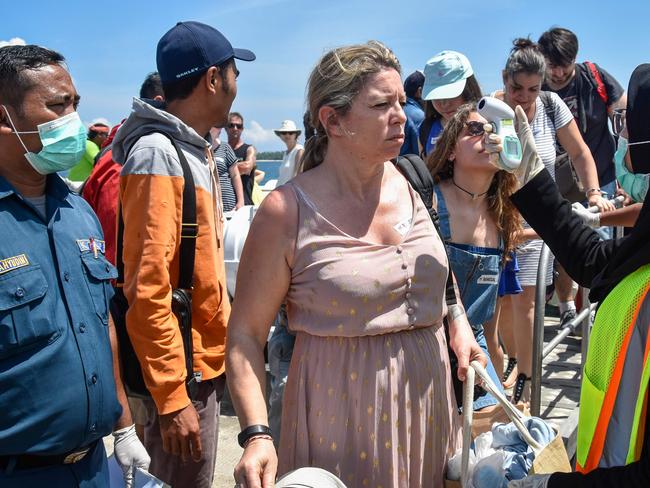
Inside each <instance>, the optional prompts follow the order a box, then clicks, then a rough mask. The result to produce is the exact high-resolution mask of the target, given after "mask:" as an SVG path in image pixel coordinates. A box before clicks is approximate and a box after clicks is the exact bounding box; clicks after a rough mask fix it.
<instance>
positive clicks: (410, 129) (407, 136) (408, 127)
mask: <svg viewBox="0 0 650 488" xmlns="http://www.w3.org/2000/svg"><path fill="white" fill-rule="evenodd" d="M404 113H405V114H406V124H405V125H404V144H402V148H401V149H400V152H399V154H400V156H403V155H404V154H420V150H419V149H418V134H419V132H420V125H422V121H423V120H424V110H422V107H420V104H419V103H418V102H417V101H416V100H414V99H412V98H407V99H406V105H404Z"/></svg>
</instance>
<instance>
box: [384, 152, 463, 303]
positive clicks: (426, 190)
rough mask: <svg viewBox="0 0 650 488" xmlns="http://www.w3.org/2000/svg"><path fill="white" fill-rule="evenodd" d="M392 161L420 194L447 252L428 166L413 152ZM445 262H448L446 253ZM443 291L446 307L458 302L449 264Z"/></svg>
mask: <svg viewBox="0 0 650 488" xmlns="http://www.w3.org/2000/svg"><path fill="white" fill-rule="evenodd" d="M393 163H394V164H395V166H397V169H399V171H400V172H401V173H402V175H404V177H405V178H406V180H407V181H408V182H409V183H410V184H411V186H412V187H413V189H414V190H415V191H416V192H418V194H419V195H420V198H421V199H422V202H423V203H424V206H425V207H426V208H427V211H428V212H429V216H430V217H431V221H432V222H433V225H434V227H435V228H436V231H437V232H438V235H439V236H440V240H441V241H442V244H443V247H444V249H445V254H447V247H446V246H445V241H444V238H443V236H442V233H441V232H440V222H439V218H438V212H436V209H435V208H434V207H433V192H434V190H433V187H434V182H433V176H431V173H430V172H429V168H427V165H426V164H425V163H424V161H422V158H420V156H416V155H415V154H407V155H405V156H398V157H397V158H396V159H394V160H393ZM447 262H449V255H448V254H447ZM445 292H446V294H445V296H446V302H447V307H449V306H451V305H456V304H457V303H458V298H457V297H456V288H455V287H454V276H453V273H452V271H451V264H450V267H449V273H448V274H447V283H446V285H445Z"/></svg>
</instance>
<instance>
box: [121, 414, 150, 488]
mask: <svg viewBox="0 0 650 488" xmlns="http://www.w3.org/2000/svg"><path fill="white" fill-rule="evenodd" d="M113 438H114V439H115V460H116V461H117V464H119V465H120V467H121V468H122V471H123V472H124V484H125V485H126V488H131V487H132V486H133V477H134V476H135V468H141V469H143V470H144V471H147V470H148V469H149V463H151V458H150V457H149V454H147V450H146V449H145V448H144V446H143V445H142V442H140V439H138V435H137V434H136V433H135V425H132V426H130V427H125V428H123V429H120V430H116V431H115V432H113Z"/></svg>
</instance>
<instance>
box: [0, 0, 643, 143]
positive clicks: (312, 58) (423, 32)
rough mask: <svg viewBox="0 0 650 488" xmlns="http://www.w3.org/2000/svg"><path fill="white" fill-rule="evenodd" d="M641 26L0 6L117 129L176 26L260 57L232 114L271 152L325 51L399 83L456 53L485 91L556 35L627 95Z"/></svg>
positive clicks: (362, 11) (472, 12)
mask: <svg viewBox="0 0 650 488" xmlns="http://www.w3.org/2000/svg"><path fill="white" fill-rule="evenodd" d="M649 18H650V2H648V1H647V0H635V1H633V0H618V1H616V2H611V1H610V2H601V1H599V0H592V1H585V0H577V1H571V0H569V1H567V0H564V1H560V0H546V1H535V2H531V1H523V0H501V1H495V2H489V1H479V0H428V1H426V0H401V1H399V0H393V1H385V0H359V1H354V0H348V1H343V0H325V1H321V2H315V1H309V2H308V1H299V0H232V1H222V0H212V1H207V0H187V1H182V0H181V1H179V0H176V1H171V0H158V1H156V2H139V1H137V0H130V1H124V0H113V1H104V2H96V3H93V2H89V1H87V0H86V1H84V2H81V1H61V2H50V1H43V0H36V1H34V0H23V1H22V2H19V1H11V2H10V1H8V0H0V41H9V40H10V39H12V38H16V37H17V38H20V39H23V40H25V41H26V42H27V43H33V44H40V45H43V46H46V47H49V48H51V49H55V50H57V51H60V52H61V53H62V54H63V55H64V56H65V57H66V58H67V60H68V64H69V67H70V70H71V72H72V74H73V77H74V80H75V83H76V85H77V89H78V91H79V93H80V94H81V95H82V103H81V106H80V108H79V112H80V114H81V117H82V119H83V120H84V121H86V122H90V121H91V120H94V119H96V118H99V117H103V118H106V119H108V120H109V121H110V122H111V123H115V122H118V121H119V120H120V119H121V118H122V117H124V116H125V115H126V114H128V112H129V109H130V105H131V97H132V96H133V95H136V94H137V92H138V90H139V87H140V84H141V83H142V80H143V79H144V77H145V75H146V74H147V73H148V72H150V71H153V70H155V67H156V66H155V52H156V43H157V42H158V39H159V38H160V37H161V36H162V35H163V34H164V33H165V32H166V31H167V30H168V29H169V28H170V27H172V26H173V25H174V24H175V23H176V22H177V21H179V20H198V21H201V22H205V23H208V24H211V25H213V26H215V27H216V28H217V29H219V30H220V31H222V32H223V33H224V34H225V35H226V37H228V39H230V41H231V42H232V44H233V45H234V46H235V47H245V48H248V49H251V50H252V51H254V52H255V53H256V54H257V61H255V62H252V63H245V62H240V63H239V69H240V71H241V75H240V78H239V81H238V95H237V99H236V100H235V103H234V104H233V110H237V111H239V112H242V113H243V114H244V117H245V119H246V126H247V129H246V131H245V133H244V138H245V139H246V140H247V141H248V142H253V143H255V144H256V145H257V147H258V149H261V150H275V149H281V148H283V145H282V143H281V142H280V140H279V139H278V138H277V137H276V136H275V135H274V134H273V132H272V130H271V129H273V128H274V127H278V126H279V125H280V122H281V121H282V120H283V119H288V118H290V119H293V120H295V121H296V122H297V123H300V121H301V120H302V113H303V112H304V108H305V102H304V95H305V83H306V80H307V77H308V76H309V72H310V71H311V69H312V68H313V66H314V65H315V63H316V61H317V60H318V58H319V57H320V56H321V55H322V54H323V53H324V52H325V50H327V49H328V48H332V47H335V46H340V45H344V44H350V43H358V42H365V41H367V40H369V39H377V40H380V41H382V42H384V43H385V44H387V45H388V46H389V47H391V48H392V49H393V50H394V51H395V53H396V54H397V56H398V58H399V59H400V61H401V63H402V68H403V74H404V76H406V75H408V74H409V73H411V72H412V71H414V70H415V69H422V67H423V66H424V64H425V62H426V61H427V59H429V58H430V57H431V56H433V55H434V54H436V53H437V52H439V51H442V50H444V49H454V50H457V51H461V52H463V53H464V54H466V55H467V56H468V57H469V59H470V61H471V63H472V65H473V67H474V71H475V73H476V75H477V77H478V80H479V82H480V84H481V87H482V89H483V91H484V92H489V91H491V90H494V89H496V88H499V87H500V85H501V82H500V80H501V75H500V72H501V69H502V68H503V65H504V64H505V60H506V58H507V55H508V51H509V49H510V47H511V43H512V40H513V39H514V38H515V37H519V36H527V35H530V36H531V37H532V38H533V39H537V38H538V37H539V35H540V34H541V33H542V32H543V31H544V30H546V29H547V28H549V27H550V26H553V25H560V26H563V27H567V28H570V29H571V30H573V31H574V32H576V34H577V35H578V38H579V40H580V52H579V55H578V59H579V60H587V59H588V60H591V61H595V62H597V63H598V64H599V65H601V66H602V67H604V68H605V69H606V70H608V71H609V72H610V73H611V74H612V75H614V76H615V77H616V78H617V79H618V80H619V82H620V83H621V84H622V85H623V86H624V87H625V88H627V82H628V79H629V76H630V74H631V72H632V70H633V69H634V68H635V67H636V66H637V65H638V64H640V63H641V62H649V61H650V40H649V36H648V30H647V29H648V27H647V22H648V19H649Z"/></svg>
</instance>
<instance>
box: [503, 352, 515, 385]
mask: <svg viewBox="0 0 650 488" xmlns="http://www.w3.org/2000/svg"><path fill="white" fill-rule="evenodd" d="M516 366H517V358H508V366H506V370H505V371H504V372H503V377H502V378H501V383H503V387H504V388H506V389H508V388H510V387H511V386H512V384H513V383H514V381H508V378H510V375H511V374H512V372H513V371H514V369H515V367H516ZM506 382H508V386H506Z"/></svg>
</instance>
